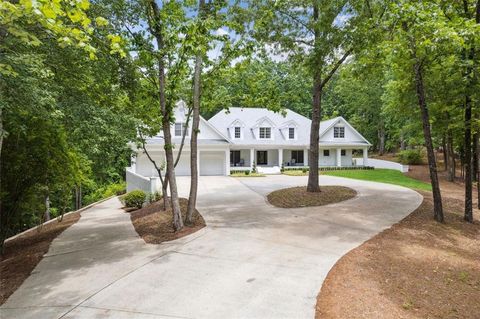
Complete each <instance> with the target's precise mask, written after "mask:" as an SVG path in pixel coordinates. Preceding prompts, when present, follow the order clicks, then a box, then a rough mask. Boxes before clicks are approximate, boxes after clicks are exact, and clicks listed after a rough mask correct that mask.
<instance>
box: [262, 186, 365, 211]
mask: <svg viewBox="0 0 480 319" xmlns="http://www.w3.org/2000/svg"><path fill="white" fill-rule="evenodd" d="M320 190H321V191H320V192H319V193H311V192H307V188H306V187H303V186H299V187H291V188H284V189H279V190H276V191H273V192H271V193H270V194H268V195H267V199H268V202H269V203H270V204H272V205H273V206H276V207H281V208H298V207H309V206H322V205H328V204H333V203H338V202H342V201H344V200H347V199H351V198H353V197H355V196H357V192H356V191H354V190H353V189H351V188H348V187H343V186H321V187H320Z"/></svg>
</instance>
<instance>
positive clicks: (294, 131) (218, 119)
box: [127, 102, 371, 189]
mask: <svg viewBox="0 0 480 319" xmlns="http://www.w3.org/2000/svg"><path fill="white" fill-rule="evenodd" d="M186 119H187V108H186V105H185V103H184V102H179V103H177V107H176V109H175V124H173V125H172V127H171V130H172V135H173V136H174V139H173V142H174V144H175V148H174V156H175V157H176V156H177V154H178V149H179V146H180V143H181V140H182V134H183V131H184V130H183V128H184V125H185V123H186ZM190 122H191V121H190ZM310 124H311V120H310V119H308V118H306V117H304V116H302V115H300V114H298V113H295V112H293V111H291V110H286V111H285V112H284V113H282V114H280V113H275V112H272V111H269V110H267V109H265V108H238V107H232V108H230V109H229V110H222V111H220V112H218V113H217V114H216V115H215V116H213V117H212V118H211V119H210V120H208V121H206V120H205V119H203V118H200V126H199V129H200V132H199V135H198V166H199V173H200V175H229V174H230V171H231V170H251V169H252V166H253V165H255V166H256V167H257V169H258V171H259V172H264V173H279V172H280V168H281V167H282V165H283V166H284V167H285V168H287V167H290V166H292V167H293V166H296V167H302V166H305V167H307V166H308V148H309V145H310ZM186 132H187V134H186V136H185V144H184V148H183V151H182V153H181V156H180V160H179V162H178V164H177V166H176V168H175V173H176V175H179V176H181V175H190V149H189V148H190V139H189V137H190V135H191V128H188V129H187V131H186ZM319 133H320V141H319V147H320V154H319V156H320V158H319V165H320V166H353V165H356V163H355V160H354V159H353V158H352V151H354V150H362V151H363V159H362V164H363V163H364V164H365V165H366V163H367V150H368V147H369V146H371V144H370V143H369V142H368V141H367V140H366V139H365V138H364V137H363V136H362V135H361V134H360V133H359V132H358V131H357V130H355V128H353V127H352V126H351V125H350V124H349V123H348V122H347V121H346V120H345V119H344V118H343V117H336V118H333V119H330V120H327V121H322V122H321V124H320V132H319ZM163 146H164V141H163V136H162V133H161V132H160V133H159V134H158V135H157V136H154V137H151V138H149V139H147V143H146V147H147V150H148V151H149V153H150V155H151V156H152V157H153V159H154V160H156V162H157V164H158V165H161V164H162V163H164V162H165V159H164V150H163ZM135 151H136V156H135V157H134V158H133V159H132V166H131V167H129V168H127V184H128V183H129V176H130V180H131V183H133V179H134V178H137V179H138V178H140V177H141V178H143V179H144V180H145V181H147V180H149V178H150V177H152V176H156V175H157V173H156V170H155V169H154V166H153V164H152V163H151V162H150V160H149V159H148V158H147V156H146V155H145V154H144V153H143V151H142V150H141V149H140V150H135ZM137 186H138V185H137ZM132 187H133V186H131V187H128V188H129V189H133V188H132ZM142 188H144V187H142Z"/></svg>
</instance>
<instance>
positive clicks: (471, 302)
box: [315, 192, 480, 319]
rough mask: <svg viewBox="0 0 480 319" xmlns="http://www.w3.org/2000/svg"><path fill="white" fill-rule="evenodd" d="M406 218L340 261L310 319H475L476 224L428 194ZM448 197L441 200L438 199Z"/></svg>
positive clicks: (479, 306)
mask: <svg viewBox="0 0 480 319" xmlns="http://www.w3.org/2000/svg"><path fill="white" fill-rule="evenodd" d="M422 195H423V196H424V201H423V203H422V205H421V206H420V207H419V208H418V209H417V210H415V211H414V212H413V213H412V214H410V215H409V216H407V217H406V218H405V219H403V220H402V221H400V222H399V223H397V224H395V225H393V226H392V227H391V228H390V229H387V230H385V231H383V232H382V233H380V234H378V235H377V236H375V237H373V238H372V239H370V240H368V241H367V242H365V243H364V244H363V245H361V246H359V247H358V248H356V249H354V250H352V251H350V252H349V253H348V254H346V255H345V256H343V257H342V258H341V259H340V260H339V261H338V262H337V263H336V265H335V266H334V267H333V268H332V269H331V270H330V272H329V274H328V276H327V278H326V280H325V282H324V283H323V286H322V289H321V291H320V293H319V295H318V297H317V306H316V316H315V317H316V318H387V319H388V318H392V319H393V318H395V319H396V318H466V319H467V318H471V319H478V318H480V220H479V218H478V216H479V215H480V213H479V211H478V210H476V211H475V212H474V215H475V216H476V220H475V223H474V224H469V223H466V222H464V221H463V205H464V203H463V200H459V199H456V198H449V197H444V200H443V201H444V210H445V222H446V223H445V224H439V223H437V222H435V221H434V220H433V217H432V216H433V203H432V196H431V194H430V193H427V192H422ZM444 195H447V194H444Z"/></svg>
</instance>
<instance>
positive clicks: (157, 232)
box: [127, 198, 205, 244]
mask: <svg viewBox="0 0 480 319" xmlns="http://www.w3.org/2000/svg"><path fill="white" fill-rule="evenodd" d="M187 205H188V200H187V199H185V198H180V208H181V211H182V215H183V216H185V215H186V213H187ZM127 211H128V210H127ZM193 217H194V224H193V225H192V226H185V227H183V229H182V230H180V231H178V232H175V230H174V229H173V217H172V210H171V208H170V207H167V209H166V210H163V201H162V200H159V201H157V202H154V203H152V204H150V205H148V206H145V207H143V208H141V209H138V210H135V211H130V219H131V220H132V224H133V227H134V228H135V230H136V232H137V233H138V235H139V236H140V237H142V238H143V240H144V241H145V242H146V243H149V244H160V243H162V242H165V241H170V240H174V239H178V238H181V237H184V236H187V235H189V234H192V233H194V232H196V231H197V230H199V229H201V228H203V227H205V220H204V219H203V217H202V215H200V213H199V212H198V211H197V210H195V213H194V215H193Z"/></svg>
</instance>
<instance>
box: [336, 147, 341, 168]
mask: <svg viewBox="0 0 480 319" xmlns="http://www.w3.org/2000/svg"><path fill="white" fill-rule="evenodd" d="M341 166H342V149H341V148H337V167H341Z"/></svg>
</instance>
